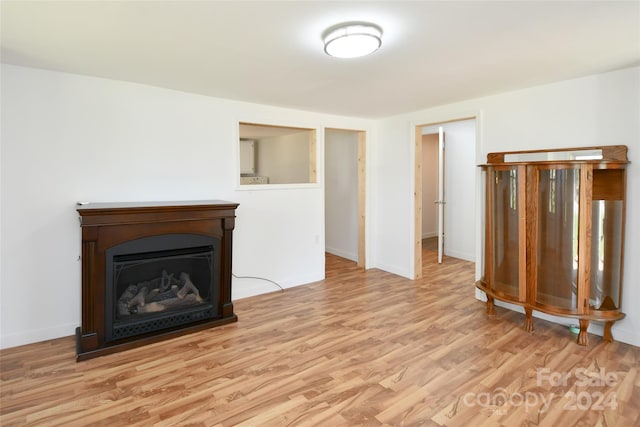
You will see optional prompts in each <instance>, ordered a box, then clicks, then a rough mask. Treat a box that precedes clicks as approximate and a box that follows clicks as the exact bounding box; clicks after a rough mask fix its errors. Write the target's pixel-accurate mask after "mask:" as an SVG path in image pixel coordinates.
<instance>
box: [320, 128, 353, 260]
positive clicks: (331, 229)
mask: <svg viewBox="0 0 640 427" xmlns="http://www.w3.org/2000/svg"><path fill="white" fill-rule="evenodd" d="M324 150H325V151H324V152H325V178H324V183H325V206H324V207H325V250H326V251H327V252H329V253H332V254H334V255H338V256H341V257H343V258H347V259H350V260H353V261H356V262H357V261H358V132H354V131H345V130H338V129H326V130H325V147H324Z"/></svg>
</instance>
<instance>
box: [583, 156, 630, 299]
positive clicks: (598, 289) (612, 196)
mask: <svg viewBox="0 0 640 427" xmlns="http://www.w3.org/2000/svg"><path fill="white" fill-rule="evenodd" d="M593 172H594V173H593V180H594V182H593V188H594V190H593V201H592V203H591V277H590V291H589V308H590V309H591V310H597V311H605V310H618V309H620V297H621V295H620V288H621V284H622V282H621V281H622V277H621V273H622V244H623V237H622V236H623V231H624V227H623V222H624V202H623V198H624V172H623V171H622V170H620V169H610V170H594V171H593Z"/></svg>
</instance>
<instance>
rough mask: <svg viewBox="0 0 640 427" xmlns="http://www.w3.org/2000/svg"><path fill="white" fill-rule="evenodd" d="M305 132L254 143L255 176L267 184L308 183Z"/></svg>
mask: <svg viewBox="0 0 640 427" xmlns="http://www.w3.org/2000/svg"><path fill="white" fill-rule="evenodd" d="M311 135H312V133H311V132H308V131H305V132H301V133H294V134H290V135H281V136H274V137H270V138H262V139H259V140H257V143H256V166H257V168H256V174H257V175H260V176H267V177H269V184H290V183H306V182H309V138H310V136H311Z"/></svg>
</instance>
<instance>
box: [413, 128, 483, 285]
mask: <svg viewBox="0 0 640 427" xmlns="http://www.w3.org/2000/svg"><path fill="white" fill-rule="evenodd" d="M441 127H442V130H443V132H442V133H443V137H444V141H443V142H444V147H443V162H442V169H443V170H442V174H441V175H440V176H441V177H442V182H443V194H442V196H441V195H439V194H438V184H439V182H440V178H439V169H440V165H439V162H438V156H439V131H440V128H441ZM475 151H476V120H475V118H470V119H461V120H456V121H450V122H446V123H435V124H429V125H421V126H417V127H416V180H415V188H416V192H415V193H416V201H415V203H416V208H415V234H416V235H415V248H414V250H415V272H414V275H415V278H420V277H422V267H423V261H424V262H434V261H433V260H434V259H437V258H433V257H425V256H423V251H425V250H426V251H437V249H438V239H441V241H442V250H443V255H444V259H445V261H444V262H446V257H455V258H460V259H465V260H468V261H475V236H476V233H475V224H476V207H475V189H476V172H477V171H476V164H475V163H476V155H475ZM439 203H442V206H443V212H442V214H440V213H439V212H438V204H439ZM440 219H441V220H442V227H441V231H439V230H438V222H439V220H440ZM440 233H441V234H440ZM436 262H437V261H436Z"/></svg>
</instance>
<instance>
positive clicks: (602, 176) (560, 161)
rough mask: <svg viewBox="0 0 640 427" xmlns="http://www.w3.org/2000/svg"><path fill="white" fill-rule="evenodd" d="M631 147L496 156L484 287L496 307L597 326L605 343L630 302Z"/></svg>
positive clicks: (490, 164)
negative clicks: (626, 284)
mask: <svg viewBox="0 0 640 427" xmlns="http://www.w3.org/2000/svg"><path fill="white" fill-rule="evenodd" d="M627 164H628V160H627V147H626V146H602V147H583V148H571V149H558V150H539V151H514V152H503V153H490V154H489V155H488V156H487V164H485V165H481V167H482V169H483V171H484V172H485V178H486V229H485V263H484V276H483V278H482V279H481V280H479V281H478V282H476V286H477V287H478V288H479V289H480V290H482V291H484V292H485V293H486V295H487V313H488V314H490V315H493V314H495V308H494V300H495V299H498V300H501V301H506V302H509V303H513V304H517V305H521V306H523V307H524V310H525V322H524V329H525V330H526V331H528V332H532V331H533V317H532V312H533V310H536V311H539V312H543V313H547V314H551V315H555V316H564V317H574V318H577V319H578V320H579V323H580V333H579V334H578V344H580V345H588V338H587V328H588V326H589V322H590V321H592V320H593V321H603V322H605V327H604V340H605V341H612V340H613V337H612V335H611V327H612V325H613V324H614V323H615V322H616V321H617V320H619V319H622V318H623V317H624V316H625V315H624V313H622V312H621V311H620V307H621V302H622V264H623V248H624V222H625V204H626V201H625V191H626V166H627Z"/></svg>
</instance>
